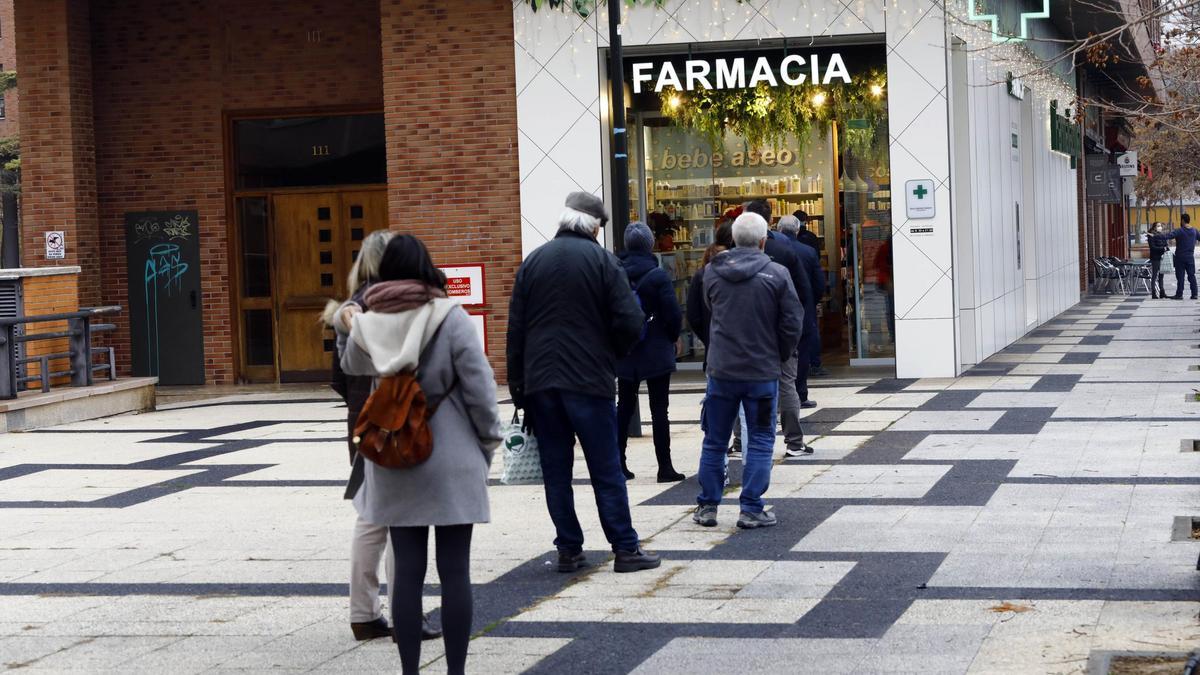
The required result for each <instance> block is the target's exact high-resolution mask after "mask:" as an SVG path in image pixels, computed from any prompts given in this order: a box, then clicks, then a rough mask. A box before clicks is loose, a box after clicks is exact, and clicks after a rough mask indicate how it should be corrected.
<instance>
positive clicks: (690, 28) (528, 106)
mask: <svg viewBox="0 0 1200 675" xmlns="http://www.w3.org/2000/svg"><path fill="white" fill-rule="evenodd" d="M513 11H514V13H515V17H514V19H515V20H514V26H515V29H514V31H515V36H514V37H515V43H516V46H515V51H516V69H517V102H518V106H517V109H518V120H517V122H518V128H519V131H520V138H519V148H520V166H521V218H522V229H521V234H522V248H523V251H524V252H525V253H526V254H528V253H529V252H530V251H532V250H533V249H535V248H537V247H538V246H539V245H541V244H542V243H544V242H545V241H547V240H548V239H549V238H550V237H551V236H553V232H554V229H555V224H556V221H557V216H558V213H559V211H560V210H561V205H562V198H563V195H564V194H565V193H567V192H569V191H572V190H586V191H589V192H593V193H595V194H598V195H603V194H604V193H605V182H606V180H607V177H606V169H605V166H606V164H605V149H604V145H605V143H606V139H605V133H606V128H607V127H606V124H605V119H604V117H605V115H606V114H607V113H606V112H605V109H606V107H607V106H606V105H604V101H603V99H602V93H603V92H602V91H601V82H602V81H603V78H602V73H603V72H604V71H603V70H602V63H601V62H602V58H603V57H602V52H600V51H599V50H600V49H603V48H604V47H605V46H606V45H607V25H608V24H607V21H608V19H607V9H606V7H604V6H602V7H601V8H600V10H599V11H598V12H596V13H594V14H593V15H591V16H589V17H587V18H586V19H585V18H582V17H579V16H577V15H575V14H573V13H570V12H562V11H553V10H547V9H543V10H541V11H538V12H534V11H533V10H531V9H530V7H529V5H528V3H526V2H516V3H515V4H514V10H513ZM625 12H626V13H625V16H624V22H623V40H624V44H625V45H626V46H628V47H634V46H642V45H660V44H687V43H699V42H720V41H733V40H753V39H779V38H804V37H810V36H826V37H830V36H833V37H837V36H864V35H868V36H869V35H874V36H880V35H881V34H882V36H883V37H884V38H885V40H886V45H887V68H888V91H889V94H890V95H889V97H888V106H889V125H890V137H891V176H892V186H893V187H892V191H893V194H894V195H896V199H894V200H893V207H892V208H893V214H892V215H893V218H892V221H893V259H894V269H895V306H896V372H897V375H898V376H899V377H947V376H953V375H956V374H958V373H959V372H960V371H961V370H962V368H963V367H964V365H969V364H973V363H977V362H978V361H979V360H981V359H983V358H985V357H986V356H988V355H990V354H992V353H994V352H995V351H997V350H999V349H1000V348H1002V347H1004V346H1005V345H1007V344H1009V343H1011V342H1013V341H1014V340H1016V339H1017V338H1019V337H1020V336H1021V335H1023V334H1024V333H1025V332H1027V331H1028V330H1029V329H1030V328H1032V327H1033V326H1031V325H1027V324H1026V321H1025V318H1026V314H1025V308H1024V304H1023V302H1024V298H1025V296H1026V293H1025V288H1026V285H1027V284H1028V286H1029V287H1030V288H1036V293H1035V294H1034V295H1035V296H1036V297H1037V298H1038V303H1037V322H1036V323H1041V322H1044V321H1046V320H1048V319H1049V318H1050V317H1052V316H1054V315H1055V314H1057V313H1058V312H1060V311H1062V310H1063V309H1066V308H1067V307H1069V306H1071V305H1072V304H1073V303H1075V302H1076V301H1077V300H1078V297H1079V293H1078V284H1077V281H1076V280H1077V278H1078V275H1077V265H1078V263H1077V262H1076V261H1077V259H1078V258H1077V255H1076V254H1077V240H1076V238H1075V231H1076V215H1075V214H1076V211H1075V188H1074V185H1075V184H1074V173H1073V172H1071V171H1070V169H1069V167H1068V161H1069V160H1067V159H1066V158H1065V157H1063V156H1060V155H1056V154H1053V153H1051V152H1050V151H1049V142H1048V140H1047V138H1046V134H1047V133H1048V131H1047V129H1046V119H1045V115H1043V116H1042V118H1038V117H1037V116H1036V115H1035V120H1036V119H1041V124H1040V125H1039V124H1036V123H1035V125H1034V128H1035V129H1034V134H1033V136H1034V137H1033V138H1030V139H1022V141H1023V144H1024V146H1023V149H1024V148H1027V149H1029V150H1030V151H1032V152H1035V153H1037V154H1038V162H1037V163H1036V166H1037V179H1036V183H1035V184H1036V185H1037V186H1038V195H1039V197H1038V199H1037V200H1036V201H1037V208H1036V214H1035V215H1036V218H1035V220H1036V222H1037V226H1036V227H1034V228H1032V229H1033V230H1034V231H1035V232H1036V235H1035V237H1036V245H1035V246H1034V247H1033V249H1034V250H1036V256H1035V257H1036V260H1037V264H1036V266H1034V265H1029V264H1026V265H1024V266H1023V268H1022V270H1021V271H1020V272H1018V270H1017V267H1016V246H1015V237H1011V236H1009V233H1011V232H1012V231H1013V224H1012V219H1013V218H1014V216H1013V215H1012V213H1013V209H1012V207H1011V202H1012V201H1013V200H1012V199H1011V196H1012V194H1014V192H1013V190H1014V187H1013V186H1014V181H1017V183H1016V190H1017V191H1019V189H1020V184H1019V178H1016V177H1014V171H1013V168H1012V167H1011V166H1010V162H1009V160H1007V159H1005V160H1004V161H1003V162H1001V161H999V160H998V159H997V158H998V157H999V158H1002V159H1003V158H1005V157H1007V155H1004V154H1003V153H1006V152H1007V151H1008V148H1009V141H1010V136H1009V132H1008V129H1009V121H1008V118H1009V117H1011V116H1013V115H1015V114H1016V113H1014V112H1012V111H1011V110H1006V109H1005V101H1004V97H1006V96H1007V94H1006V92H1005V90H1004V87H1003V86H999V87H987V88H981V87H975V88H972V90H971V112H970V114H971V124H972V129H971V131H972V133H971V138H972V139H973V141H972V142H973V143H974V147H972V148H971V158H972V167H973V169H974V170H973V171H972V172H971V176H972V180H973V181H974V183H975V185H974V191H975V192H979V191H980V190H983V191H985V192H986V193H987V194H988V195H990V196H991V197H993V198H994V199H993V200H992V201H988V200H984V199H979V200H975V201H974V203H973V207H974V210H973V213H972V223H971V227H970V228H969V231H970V232H971V233H972V237H971V240H972V247H971V248H970V249H969V250H970V252H971V253H970V256H969V257H970V258H971V260H969V261H959V265H960V267H961V270H960V271H959V274H960V275H963V274H964V272H965V273H966V274H967V277H969V278H970V281H969V282H968V283H965V284H964V279H965V278H960V279H957V280H956V279H955V255H954V250H955V241H954V233H953V231H952V230H953V229H954V228H955V225H954V224H953V223H952V218H951V169H950V166H951V161H950V155H951V148H950V133H949V129H950V110H949V104H948V86H947V81H948V76H947V72H948V58H947V50H946V43H947V40H946V36H947V21H946V18H945V15H944V12H943V10H942V6H941V3H939V2H936V1H931V0H895V1H893V2H886V3H885V2H883V1H882V0H881V1H874V0H872V1H868V0H853V1H851V2H842V1H841V0H828V1H827V2H814V3H800V2H796V1H795V0H746V1H745V2H736V1H735V0H668V1H667V2H666V4H665V5H664V6H663V7H662V8H656V7H654V6H652V5H647V4H644V3H638V4H637V5H636V6H634V7H632V8H631V7H629V6H628V5H626V10H625ZM976 60H981V58H977V59H976ZM972 77H973V78H974V79H973V82H972V83H973V84H979V83H981V82H983V81H985V80H983V79H981V78H985V77H987V75H986V74H985V73H983V71H982V68H973V69H972ZM1013 103H1014V104H1016V103H1017V102H1016V101H1015V99H1014V100H1013ZM1045 105H1046V103H1045V102H1044V101H1034V106H1035V110H1042V109H1043V108H1044V106H1045ZM1039 106H1040V107H1039ZM1010 107H1011V106H1010ZM985 115H994V116H991V117H988V116H985ZM976 127H977V128H976ZM993 132H994V133H993ZM922 178H927V179H932V180H933V181H934V183H935V185H936V186H937V189H936V190H935V197H936V203H937V215H936V217H935V218H934V219H932V220H925V221H923V222H922V223H921V225H922V226H931V227H932V228H933V233H932V234H923V235H910V234H909V223H908V221H907V217H906V211H905V204H904V200H903V199H902V192H901V191H902V190H903V186H904V184H905V181H908V180H913V179H922ZM1005 204H1009V206H1003V205H1005ZM1022 220H1023V221H1027V222H1032V221H1031V213H1030V212H1029V211H1027V212H1026V215H1025V216H1023V218H1022ZM965 232H966V231H964V233H965ZM1009 239H1011V240H1012V241H1009ZM1027 248H1028V247H1027ZM960 251H962V248H961V247H960ZM1026 277H1029V278H1028V279H1027V278H1026ZM956 282H957V283H958V285H959V286H960V288H959V289H958V291H957V293H958V296H959V297H958V300H956ZM1019 303H1020V304H1019ZM1036 323H1035V324H1034V325H1036Z"/></svg>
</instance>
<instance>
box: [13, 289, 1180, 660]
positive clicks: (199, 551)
mask: <svg viewBox="0 0 1200 675" xmlns="http://www.w3.org/2000/svg"><path fill="white" fill-rule="evenodd" d="M1198 318H1200V304H1197V303H1188V302H1183V303H1180V302H1169V301H1150V300H1144V301H1138V300H1125V299H1123V298H1101V299H1092V300H1088V301H1087V302H1085V303H1084V304H1082V305H1080V306H1078V307H1076V308H1074V309H1072V310H1071V311H1068V312H1067V313H1065V314H1064V315H1062V316H1061V317H1059V318H1058V319H1057V320H1055V321H1054V322H1052V323H1050V324H1047V325H1046V326H1043V327H1042V328H1040V329H1039V330H1037V331H1034V332H1033V333H1032V334H1030V335H1029V336H1027V337H1026V338H1025V339H1023V340H1021V341H1020V342H1019V343H1017V344H1015V345H1013V346H1012V347H1010V348H1008V349H1006V350H1005V351H1004V352H1003V353H1001V354H998V355H996V356H995V357H993V358H992V359H990V360H989V361H988V362H987V363H985V364H981V365H980V366H979V367H977V368H975V369H973V370H972V371H971V372H970V373H968V375H967V376H966V377H962V378H959V379H955V380H917V381H913V380H894V379H892V380H880V381H877V382H873V383H867V384H863V383H853V384H851V383H845V382H837V381H832V382H822V381H819V380H818V381H814V384H817V385H818V386H817V387H815V388H814V390H813V397H814V398H816V399H817V400H818V401H819V402H820V404H821V406H820V407H819V408H818V409H816V410H814V411H811V414H810V415H809V416H808V417H807V420H806V430H807V431H808V433H809V434H810V435H813V436H815V438H814V439H813V440H812V443H813V445H815V446H816V447H817V453H816V454H815V455H813V456H812V457H811V458H808V459H805V460H801V461H797V460H786V461H785V460H783V459H782V456H781V454H780V455H777V458H778V462H779V463H778V464H777V466H776V469H775V473H774V476H773V480H772V485H771V490H770V492H769V493H768V495H767V496H768V501H769V503H770V506H771V508H773V509H774V511H775V513H776V514H777V515H778V516H779V520H780V525H779V526H778V527H776V528H774V529H770V530H763V531H752V532H741V531H738V530H737V529H736V528H735V527H734V521H735V520H736V515H737V504H736V493H734V494H733V495H732V497H731V498H730V499H729V500H728V501H727V503H726V504H725V505H723V507H722V510H721V514H720V519H721V522H720V525H719V526H718V527H717V528H713V529H705V528H700V527H698V526H696V525H694V524H693V523H692V522H691V518H690V511H691V506H692V504H693V503H694V498H695V493H696V485H695V481H694V479H692V480H689V481H688V482H686V483H683V484H680V485H676V486H666V487H664V486H660V485H658V484H656V483H654V482H652V481H653V475H654V460H653V452H652V450H651V446H650V440H649V438H644V439H640V440H637V441H634V442H633V444H632V447H631V453H630V454H631V456H632V457H631V465H632V468H633V470H634V471H635V472H636V473H637V474H638V477H637V478H636V479H635V480H634V481H633V482H632V483H631V484H630V488H629V489H630V496H631V500H632V502H633V503H634V505H635V506H634V522H635V524H636V526H637V527H638V529H639V531H640V532H641V534H642V536H643V538H645V539H647V540H648V545H649V546H650V547H651V548H653V549H655V550H658V551H660V552H662V553H664V555H665V556H666V559H667V560H666V562H665V564H664V565H663V567H662V568H661V569H659V570H656V571H653V572H646V573H639V574H633V575H620V576H618V575H615V574H613V573H612V570H611V565H607V564H606V565H600V566H596V567H593V568H591V569H590V570H589V571H588V572H586V573H581V574H579V575H575V576H570V575H559V574H556V573H554V572H553V571H552V570H551V568H550V567H549V565H550V561H551V559H552V556H551V551H552V548H553V547H552V544H551V541H552V539H553V529H552V527H551V524H550V521H549V518H548V517H547V516H546V514H545V509H544V500H543V498H542V495H541V491H540V488H539V487H508V486H500V485H497V486H495V487H494V488H492V500H493V518H494V522H493V523H491V524H490V525H487V526H482V527H480V528H477V530H476V537H475V542H476V543H475V548H474V551H475V561H474V568H473V575H474V581H475V582H476V584H477V592H476V629H477V630H478V631H479V636H478V637H477V638H476V639H475V640H474V641H473V643H472V653H471V658H470V660H469V662H468V667H469V670H471V671H472V672H479V673H489V674H490V673H509V672H521V671H530V672H537V673H565V672H572V673H624V672H637V673H679V672H695V673H710V672H711V673H742V672H756V673H798V672H813V673H836V672H888V673H896V672H922V673H929V672H946V673H963V672H980V673H985V672H986V673H992V672H1006V671H1007V672H1021V673H1040V672H1046V673H1071V672H1084V671H1085V670H1086V669H1087V668H1088V665H1089V658H1091V659H1093V660H1098V659H1100V658H1102V657H1103V656H1104V655H1105V654H1106V653H1109V652H1122V651H1135V652H1187V651H1189V650H1191V649H1193V648H1195V647H1196V646H1197V645H1198V644H1200V623H1198V622H1197V609H1200V605H1197V600H1200V572H1197V570H1196V564H1197V557H1198V556H1200V541H1197V540H1194V539H1192V526H1191V518H1192V517H1193V516H1200V452H1196V451H1195V450H1194V448H1193V445H1192V443H1191V441H1192V439H1197V440H1200V401H1197V400H1196V399H1197V396H1196V394H1195V388H1200V386H1198V385H1196V384H1195V383H1196V381H1197V375H1198V373H1197V372H1195V371H1194V370H1192V369H1193V368H1195V367H1197V366H1200V351H1198V350H1197V345H1198V344H1200V335H1197V328H1200V322H1198V321H1197V319H1198ZM677 389H678V391H677V392H676V393H675V394H673V397H672V407H671V412H672V415H673V417H674V420H673V422H674V429H675V434H674V438H673V442H674V447H675V453H676V457H677V462H676V464H677V466H678V467H680V468H682V469H683V470H684V471H685V472H686V473H688V474H689V475H691V474H692V473H694V467H695V466H696V464H697V461H698V447H699V439H700V430H699V426H698V418H699V402H700V398H701V392H700V391H699V390H698V385H695V384H681V386H680V387H678V388H677ZM509 412H510V411H509ZM643 414H644V415H645V419H647V420H648V419H649V417H648V412H647V411H644V412H643ZM342 415H343V410H342V409H341V408H339V407H338V406H337V405H336V403H335V402H334V401H332V400H331V399H329V398H328V397H326V396H323V395H317V394H314V393H312V392H293V391H272V392H267V393H261V394H238V395H236V396H230V397H227V398H219V399H212V400H205V401H198V402H187V403H180V404H177V405H175V406H173V407H171V408H170V409H167V410H160V411H159V412H156V413H152V414H146V415H138V416H125V417H118V418H111V419H107V420H100V421H95V422H88V423H80V424H73V425H69V426H65V427H59V428H56V429H53V430H48V431H45V432H36V433H26V434H7V435H0V533H3V536H2V537H0V668H5V667H7V668H12V669H20V670H22V671H34V672H38V671H49V670H52V671H56V672H61V671H69V670H72V669H74V670H78V671H81V672H82V671H88V672H102V671H109V672H122V673H131V672H151V671H153V672H171V673H185V672H210V671H227V670H250V671H263V670H298V671H299V670H304V671H307V670H316V671H320V672H380V671H392V672H395V671H397V670H398V668H399V660H398V658H397V656H396V653H395V650H394V648H393V647H392V645H391V644H389V643H385V642H383V641H374V642H370V643H355V642H353V640H352V639H351V637H350V634H349V627H348V626H347V625H346V624H347V621H348V603H347V600H346V583H345V579H346V573H347V570H348V563H347V548H348V541H349V535H350V529H351V524H352V522H353V513H352V509H351V507H350V506H349V505H348V504H347V503H345V502H343V501H342V500H341V499H340V496H341V491H342V484H343V480H344V478H345V474H346V469H345V467H344V466H343V463H344V457H345V446H344V441H343V440H342V434H343V429H344V426H343V422H342V421H341V418H342ZM778 447H779V448H780V449H781V448H782V443H780V444H779V446H778ZM737 468H738V463H737V462H735V463H734V469H735V471H734V474H733V475H734V476H735V477H736V476H737V471H736V469H737ZM498 471H499V461H497V466H496V467H494V472H495V473H498ZM577 477H578V478H579V479H580V480H579V481H577V483H578V484H579V487H578V489H577V493H578V494H577V502H578V504H579V506H580V516H581V518H582V520H583V521H584V525H585V528H586V531H587V536H588V538H589V548H590V549H592V550H591V551H590V555H591V557H592V558H593V559H594V560H597V561H599V560H601V559H603V556H604V553H603V551H602V549H603V548H604V542H603V537H602V536H601V534H600V528H599V524H598V522H597V521H596V517H595V509H594V506H592V504H591V496H590V490H589V488H588V487H587V486H586V484H585V483H586V481H585V480H584V479H585V478H586V476H585V474H584V472H583V469H582V462H579V467H577ZM1177 519H1179V520H1178V523H1177ZM1177 525H1178V526H1177ZM1176 539H1180V540H1178V541H1177V540H1176ZM427 581H428V583H429V590H428V593H427V605H428V606H429V608H431V609H432V608H435V607H436V606H437V576H436V573H435V572H434V571H433V570H431V571H430V574H429V576H428V579H427ZM440 652H441V648H440V646H439V645H437V644H430V643H427V644H426V649H425V653H424V654H423V658H424V660H425V661H426V662H427V663H428V667H427V668H426V672H430V673H437V672H442V671H443V666H442V660H441V658H440Z"/></svg>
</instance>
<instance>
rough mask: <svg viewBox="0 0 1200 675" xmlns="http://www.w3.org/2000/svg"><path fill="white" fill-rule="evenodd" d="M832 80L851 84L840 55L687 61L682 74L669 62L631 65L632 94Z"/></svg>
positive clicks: (829, 81) (848, 73) (740, 87)
mask: <svg viewBox="0 0 1200 675" xmlns="http://www.w3.org/2000/svg"><path fill="white" fill-rule="evenodd" d="M834 81H839V82H843V83H845V84H850V72H849V71H848V70H846V62H845V61H843V60H842V55H841V54H839V53H836V52H835V53H833V54H830V55H829V58H828V60H825V61H822V59H821V57H820V55H819V54H810V55H809V56H808V57H807V58H805V57H804V56H803V55H801V54H789V55H788V56H785V57H784V58H783V59H782V60H780V61H779V62H778V63H771V59H770V58H768V57H766V56H760V57H758V58H757V59H753V60H752V61H748V60H747V59H746V58H743V57H738V58H732V59H723V58H718V59H714V60H712V61H704V60H699V59H688V60H687V61H684V62H683V72H680V71H679V70H678V69H677V68H676V66H675V64H674V63H672V62H671V61H663V62H661V63H657V64H656V63H653V62H648V63H635V64H633V93H635V94H640V93H642V85H643V84H647V83H653V84H654V91H655V92H661V91H662V90H663V89H664V88H666V87H673V88H675V89H676V90H678V91H695V90H697V89H746V88H754V87H757V86H758V85H759V84H767V85H769V86H772V87H778V86H780V85H781V84H784V85H788V86H792V87H795V86H797V85H801V84H804V83H805V82H810V83H812V84H829V83H831V82H834Z"/></svg>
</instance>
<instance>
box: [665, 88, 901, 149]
mask: <svg viewBox="0 0 1200 675" xmlns="http://www.w3.org/2000/svg"><path fill="white" fill-rule="evenodd" d="M886 84H887V77H886V76H885V75H884V73H883V71H881V70H872V71H870V72H868V73H867V74H866V75H861V76H859V77H858V78H856V80H855V81H854V82H853V83H851V84H840V83H839V84H829V85H814V84H811V83H805V84H801V85H796V86H780V87H770V86H767V85H765V84H759V85H758V86H757V87H755V88H753V89H749V88H747V89H703V90H699V91H693V92H681V91H677V90H675V89H674V88H671V87H668V88H666V89H664V90H663V92H662V113H663V115H665V116H666V117H668V118H669V119H671V121H673V122H674V123H675V124H677V125H679V126H681V127H683V128H685V129H690V130H692V131H695V132H696V133H699V134H701V135H703V136H704V137H705V138H706V139H707V140H708V141H709V143H710V144H711V145H712V146H713V147H714V148H715V147H718V146H719V145H720V144H721V143H722V139H723V138H724V136H725V134H726V133H727V132H733V133H735V134H737V135H739V136H741V137H742V138H744V139H746V143H747V144H748V145H750V146H751V147H767V146H774V147H778V146H779V145H780V144H781V143H783V142H784V141H786V140H787V139H788V137H789V136H790V137H794V138H795V139H796V142H797V143H798V144H799V147H798V148H797V150H799V151H801V152H803V151H804V150H805V149H806V148H807V145H808V142H809V140H810V139H811V137H812V132H813V131H814V130H816V131H819V132H821V133H822V134H824V133H827V132H828V131H829V125H830V124H832V123H834V122H835V121H840V122H842V123H843V131H844V133H843V134H842V136H841V141H842V145H843V147H844V148H845V150H846V151H847V152H849V153H850V154H852V155H854V156H855V157H860V158H863V159H872V160H881V159H883V157H884V156H885V154H886V149H887V144H886V139H885V138H883V137H882V136H881V134H879V130H880V129H882V128H884V125H886V124H887V96H886V89H885V87H886ZM850 120H854V121H855V123H854V125H850V124H847V122H849V121H850Z"/></svg>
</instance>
